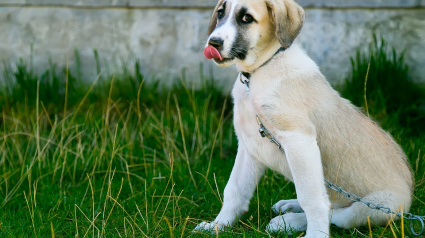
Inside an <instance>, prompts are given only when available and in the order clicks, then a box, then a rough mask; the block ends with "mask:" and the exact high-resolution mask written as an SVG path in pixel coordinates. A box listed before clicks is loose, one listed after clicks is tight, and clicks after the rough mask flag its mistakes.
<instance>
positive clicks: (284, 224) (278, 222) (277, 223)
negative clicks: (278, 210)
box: [266, 213, 307, 234]
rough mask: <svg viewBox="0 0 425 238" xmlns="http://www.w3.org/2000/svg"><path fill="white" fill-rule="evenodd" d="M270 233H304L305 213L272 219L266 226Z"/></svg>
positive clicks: (305, 228) (289, 214)
mask: <svg viewBox="0 0 425 238" xmlns="http://www.w3.org/2000/svg"><path fill="white" fill-rule="evenodd" d="M266 229H267V231H269V232H270V233H276V232H284V233H288V234H291V231H306V230H307V218H306V216H305V213H288V214H285V215H282V216H277V217H275V218H273V219H272V220H271V221H270V223H269V224H268V225H267V228H266Z"/></svg>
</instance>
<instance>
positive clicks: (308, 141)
mask: <svg viewBox="0 0 425 238" xmlns="http://www.w3.org/2000/svg"><path fill="white" fill-rule="evenodd" d="M303 21H304V10H303V9H302V8H301V7H300V6H299V5H298V4H296V3H295V2H294V1H293V0H220V1H219V2H218V4H217V6H216V8H215V10H214V13H213V15H212V19H211V24H210V26H209V34H210V36H209V38H208V43H207V46H206V48H205V56H206V57H207V58H212V59H214V61H215V63H216V64H217V65H219V66H230V65H232V64H236V67H237V69H238V71H239V72H242V73H243V75H244V76H241V78H242V79H243V80H246V81H249V90H246V85H243V84H242V83H241V82H240V80H239V79H237V80H236V83H235V85H234V88H233V91H232V95H233V98H234V125H235V129H236V135H237V137H238V141H239V146H238V152H237V156H236V161H235V165H234V167H233V170H232V173H231V175H230V178H229V181H228V183H227V185H226V188H225V190H224V202H223V207H222V209H221V211H220V213H219V214H218V216H217V218H216V219H215V220H214V221H213V222H211V223H207V222H202V223H201V224H199V225H198V226H197V227H196V228H195V230H212V231H214V230H223V229H225V228H227V227H231V226H233V225H234V224H235V223H236V222H237V220H238V219H239V218H240V217H241V216H242V214H244V212H246V211H247V209H248V205H249V201H250V199H251V198H252V196H253V192H254V190H255V188H256V185H257V183H258V181H259V180H260V178H261V176H262V175H263V174H264V171H265V169H266V168H270V169H272V170H274V171H276V172H278V173H281V174H282V175H284V176H285V177H286V178H288V179H289V180H291V181H292V182H294V184H295V188H296V192H297V199H291V200H282V201H279V202H277V203H276V204H275V205H274V206H273V210H274V211H276V212H282V213H283V212H285V211H287V210H291V211H292V212H291V213H286V214H283V215H279V216H277V217H275V218H274V219H272V220H271V221H270V224H269V225H268V226H267V229H268V230H269V231H270V232H277V231H289V230H291V229H293V230H297V231H306V236H305V237H329V236H330V234H329V226H330V223H332V224H335V225H336V226H338V227H341V228H345V229H349V228H352V227H357V226H364V225H367V217H370V221H371V223H372V224H373V225H385V224H386V223H387V222H388V221H389V220H390V219H391V216H390V215H387V214H385V213H383V212H381V211H378V210H372V209H370V208H368V207H367V206H366V205H364V204H363V203H359V202H352V201H350V200H348V199H347V198H345V197H344V196H342V195H341V194H339V193H336V192H334V191H332V190H330V189H327V188H326V187H325V185H324V179H327V180H329V181H331V182H332V183H335V184H337V185H338V186H341V187H342V188H343V189H345V190H346V191H348V192H350V193H354V194H356V195H358V196H360V197H363V199H364V200H365V201H369V202H372V203H374V204H377V205H380V206H385V207H389V208H390V209H392V210H393V211H396V210H398V208H399V207H400V206H402V207H403V210H404V211H408V210H409V208H410V205H411V202H412V199H411V197H412V190H413V184H414V181H413V176H412V173H411V169H410V167H409V164H408V162H407V159H406V156H405V154H404V152H403V150H402V149H401V148H400V146H399V145H398V144H397V143H396V142H395V141H394V140H393V138H392V137H391V136H390V135H389V134H388V133H386V132H385V131H383V130H382V129H381V128H380V127H379V126H378V125H377V124H376V123H374V122H373V121H372V120H370V119H369V118H368V117H366V116H365V115H364V114H363V113H362V112H360V111H359V110H358V109H357V108H356V107H355V106H353V105H352V104H351V103H350V102H349V101H348V100H346V99H343V98H341V97H340V95H339V94H338V93H337V92H336V91H335V90H334V89H333V88H332V87H331V86H330V84H329V83H328V82H327V81H326V79H325V78H324V76H323V75H322V74H321V72H320V71H319V68H318V66H317V65H316V64H315V63H314V62H313V61H312V60H311V59H310V58H309V57H308V56H307V54H306V53H305V52H304V51H303V50H302V49H301V48H300V47H299V46H297V45H293V44H292V43H293V41H294V39H295V38H296V37H297V35H298V34H299V32H300V31H301V28H302V25H303ZM256 115H258V118H259V120H261V122H262V124H263V125H264V126H265V128H266V129H267V131H268V132H269V133H270V134H271V135H272V136H273V137H274V138H275V139H276V140H277V141H278V142H279V143H280V144H281V145H282V149H283V150H284V152H285V153H281V152H280V151H279V148H278V147H277V146H276V145H275V144H272V143H270V142H269V141H268V140H267V139H265V138H262V137H261V135H260V134H258V132H257V131H258V127H259V126H258V124H257V120H256Z"/></svg>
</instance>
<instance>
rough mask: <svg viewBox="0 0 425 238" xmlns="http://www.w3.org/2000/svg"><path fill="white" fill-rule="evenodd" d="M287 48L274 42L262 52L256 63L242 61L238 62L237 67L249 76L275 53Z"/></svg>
mask: <svg viewBox="0 0 425 238" xmlns="http://www.w3.org/2000/svg"><path fill="white" fill-rule="evenodd" d="M285 50H286V49H285V48H283V47H282V46H281V45H280V44H272V45H271V46H270V47H268V48H266V49H264V50H263V51H262V54H261V55H259V56H258V57H257V59H256V61H255V63H254V64H251V65H247V64H246V63H245V62H243V61H240V62H238V63H236V67H237V69H238V71H239V72H241V73H242V74H243V75H244V76H245V77H246V78H249V76H250V75H251V74H252V73H253V72H254V71H256V70H257V69H259V68H261V67H262V66H264V65H265V64H267V63H268V62H269V61H270V60H271V59H273V57H274V56H275V55H277V54H278V53H280V52H282V51H285Z"/></svg>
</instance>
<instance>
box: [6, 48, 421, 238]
mask: <svg viewBox="0 0 425 238" xmlns="http://www.w3.org/2000/svg"><path fill="white" fill-rule="evenodd" d="M371 52H372V53H371V55H373V56H374V58H371V59H373V61H371V68H370V74H369V79H368V85H367V89H368V91H367V96H368V104H369V111H370V112H371V115H372V116H373V117H375V118H377V119H378V120H383V121H384V122H385V124H383V126H384V127H385V128H386V129H391V132H392V133H393V135H394V136H395V138H396V140H397V141H398V142H399V143H401V144H402V146H403V148H404V149H405V151H406V153H407V154H408V156H409V158H410V160H411V161H410V162H411V164H412V168H413V170H414V172H415V174H416V180H417V186H416V190H415V194H414V195H415V201H414V205H413V207H412V212H413V213H419V214H425V208H424V203H423V201H425V194H424V192H425V191H424V189H425V186H424V185H423V182H424V181H425V180H424V177H423V174H424V172H425V163H424V156H423V151H424V149H425V148H424V141H425V138H424V136H423V134H422V133H413V132H414V130H413V128H411V127H410V126H412V125H413V124H411V123H413V122H411V121H409V123H407V124H403V121H402V118H403V117H401V115H410V114H402V113H398V112H397V111H392V110H389V109H388V108H397V104H396V103H398V101H397V100H393V101H391V100H389V99H386V100H381V101H379V103H375V101H374V98H375V97H378V96H376V94H379V93H377V92H381V94H383V95H384V96H385V97H384V98H386V95H387V93H388V91H386V90H388V89H383V88H382V87H381V84H379V83H373V82H375V81H377V80H380V77H381V76H380V75H379V74H377V73H374V72H375V71H376V70H377V68H375V66H377V67H381V66H379V65H381V64H383V62H386V61H379V60H377V59H380V60H382V59H381V58H379V57H378V56H381V57H382V55H381V54H384V53H382V52H381V51H376V48H371ZM385 54H386V53H385ZM357 57H358V58H355V59H354V60H353V66H354V67H353V77H351V78H350V79H347V83H346V85H350V84H352V87H358V85H364V76H365V75H363V72H364V68H365V66H366V65H367V64H364V62H363V61H364V60H365V58H364V56H362V54H361V53H358V56H357ZM96 58H99V56H98V55H97V56H96ZM77 59H78V57H77ZM365 62H368V61H365ZM391 62H392V63H391ZM391 62H390V63H388V64H387V66H385V67H384V68H386V67H393V68H394V70H395V71H397V72H396V73H399V74H400V75H401V76H403V77H404V78H406V77H408V71H407V70H406V71H403V70H404V68H403V67H404V66H403V65H404V63H403V64H401V65H399V66H397V65H394V64H395V63H397V61H394V62H393V61H391ZM77 65H78V63H77ZM372 65H373V66H374V67H372ZM15 68H16V70H13V69H12V67H6V72H5V76H6V77H5V78H6V81H5V84H3V85H2V86H1V89H0V91H1V92H0V107H1V113H2V114H1V115H0V127H1V128H2V130H1V131H0V171H1V172H0V206H1V211H2V212H1V213H0V237H47V236H52V237H56V236H57V237H98V236H99V237H188V236H194V237H197V236H202V237H203V236H209V235H207V234H193V233H191V231H192V229H193V228H194V226H195V225H196V224H197V223H199V222H201V221H202V220H211V219H213V218H214V217H215V216H216V214H217V213H218V212H219V210H220V207H221V202H222V201H221V200H222V196H221V194H222V192H223V189H224V186H225V184H226V181H227V179H228V177H229V174H230V171H231V168H232V166H233V162H234V157H235V154H236V148H237V141H236V138H235V136H234V132H233V131H234V128H233V125H232V105H231V99H230V98H229V92H228V90H223V89H222V88H219V87H217V86H215V85H213V84H212V83H211V82H213V81H212V80H210V79H209V78H208V77H205V76H202V77H201V78H202V80H204V83H203V86H202V87H201V88H194V87H192V86H191V85H187V83H186V80H184V79H176V80H175V82H176V83H175V84H174V86H173V87H172V88H171V89H167V90H164V89H163V88H162V86H160V85H159V84H158V83H152V82H150V83H147V81H146V80H145V78H144V77H143V75H142V74H141V71H142V69H141V68H140V65H139V64H138V63H136V64H135V65H134V69H133V70H128V71H125V73H124V74H123V75H120V76H104V75H103V76H102V77H98V79H96V80H95V81H94V83H93V84H92V85H85V84H84V82H83V80H82V76H81V73H80V72H81V71H80V69H78V67H77V70H76V72H70V71H68V70H67V69H64V70H57V69H56V67H55V66H54V64H53V63H52V64H51V67H50V69H48V70H47V71H46V72H45V73H44V74H42V76H38V75H35V74H34V73H33V72H32V70H31V67H29V66H28V65H27V64H26V63H25V61H23V60H21V61H20V62H18V64H17V65H16V67H15ZM97 70H98V71H99V73H101V72H102V69H101V67H100V66H98V69H97ZM362 70H363V71H362ZM398 70H401V71H403V72H399V71H398ZM129 72H134V73H129ZM393 73H394V72H393ZM402 73H403V74H402ZM404 73H406V74H404ZM394 74H395V73H394ZM356 75H358V76H356ZM357 84H358V85H357ZM412 85H413V84H412ZM375 87H376V88H375ZM361 88H362V89H363V87H361ZM374 88H375V89H374ZM413 88H415V87H413V86H412V90H413ZM350 89H351V86H347V87H346V88H343V90H342V93H343V95H345V96H346V97H348V98H350V99H351V100H353V101H354V102H355V103H357V104H358V105H359V106H361V105H362V104H361V103H362V101H361V99H362V98H363V90H359V91H357V90H354V91H350ZM374 90H377V91H376V92H375V91H374ZM223 92H224V93H223ZM405 93H406V94H408V95H410V91H407V92H405ZM359 95H360V96H359ZM357 97H359V99H358V98H357ZM421 97H422V99H423V98H424V97H423V95H422V96H420V97H418V98H419V99H418V100H420V98H421ZM378 99H379V97H378ZM356 100H358V101H356ZM390 103H391V104H390ZM378 105H379V106H382V107H381V109H380V108H379V107H378ZM382 108H385V109H386V111H385V116H382V114H381V112H382ZM387 109H388V110H387ZM416 109H417V110H418V113H422V111H421V110H420V107H416ZM416 109H415V110H416ZM404 131H409V132H412V133H404ZM421 151H422V152H421ZM294 197H295V189H294V186H293V185H292V184H291V183H289V182H287V181H285V180H284V178H283V177H282V176H280V175H278V174H275V173H274V172H272V171H267V172H266V175H265V176H264V178H263V179H262V180H261V181H260V186H259V188H258V193H256V194H255V195H254V198H253V200H252V201H251V209H250V211H249V212H248V213H247V214H246V215H244V216H243V217H242V219H241V221H240V222H239V223H238V224H237V226H236V227H235V228H233V229H232V230H231V231H230V232H226V233H224V234H223V236H224V237H242V236H245V237H268V234H267V233H266V232H265V226H266V225H267V224H268V222H269V221H270V219H271V218H273V216H274V214H272V213H271V210H270V208H271V206H272V205H273V204H274V203H275V202H277V201H278V200H279V199H285V198H294ZM372 232H373V235H374V236H375V237H378V236H379V235H380V234H381V233H383V234H384V236H385V237H393V236H397V237H400V234H401V229H400V223H398V222H397V223H392V224H390V227H388V228H386V229H385V228H373V229H372ZM368 233H369V232H368V229H367V228H361V229H355V230H348V231H345V230H341V229H339V228H336V227H332V235H333V237H358V236H360V234H368ZM295 235H296V236H297V235H300V234H299V233H295ZM280 236H286V235H283V234H280Z"/></svg>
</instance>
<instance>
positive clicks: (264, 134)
mask: <svg viewBox="0 0 425 238" xmlns="http://www.w3.org/2000/svg"><path fill="white" fill-rule="evenodd" d="M239 79H240V81H241V82H242V84H244V85H245V87H246V91H247V92H248V93H249V81H248V80H242V75H239ZM254 110H255V108H254ZM256 120H257V123H258V125H259V126H260V129H259V130H258V131H259V132H260V135H261V136H262V137H264V138H267V139H269V141H270V142H271V143H273V144H275V145H276V146H277V147H278V149H279V151H280V152H282V153H283V154H285V150H284V149H283V147H282V145H281V144H280V143H279V142H278V141H277V140H276V139H275V138H274V137H273V136H272V135H271V134H270V133H269V132H268V131H267V129H266V128H265V127H264V125H263V123H262V122H261V120H260V117H259V116H258V115H257V113H256ZM325 186H326V187H327V188H329V189H332V190H334V191H336V192H338V193H340V194H342V195H343V196H344V197H346V198H347V199H349V200H351V201H353V202H360V203H363V204H365V205H366V206H367V207H369V208H370V209H374V210H379V211H381V212H384V213H386V214H391V215H395V216H398V217H400V218H401V217H403V218H404V219H406V220H409V221H410V232H412V234H413V235H414V236H421V235H422V234H423V233H424V229H425V225H424V221H425V216H419V215H414V214H411V213H408V212H403V213H401V212H394V211H392V210H391V209H390V208H389V207H384V206H379V205H376V204H375V203H372V202H368V201H364V200H363V199H362V198H361V197H359V196H357V195H355V194H353V193H349V192H347V191H345V190H344V189H342V188H341V187H339V186H337V185H335V184H334V183H332V182H330V181H329V180H326V179H325ZM415 221H417V222H419V225H420V227H421V228H420V231H419V232H416V231H415V229H414V222H415Z"/></svg>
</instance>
